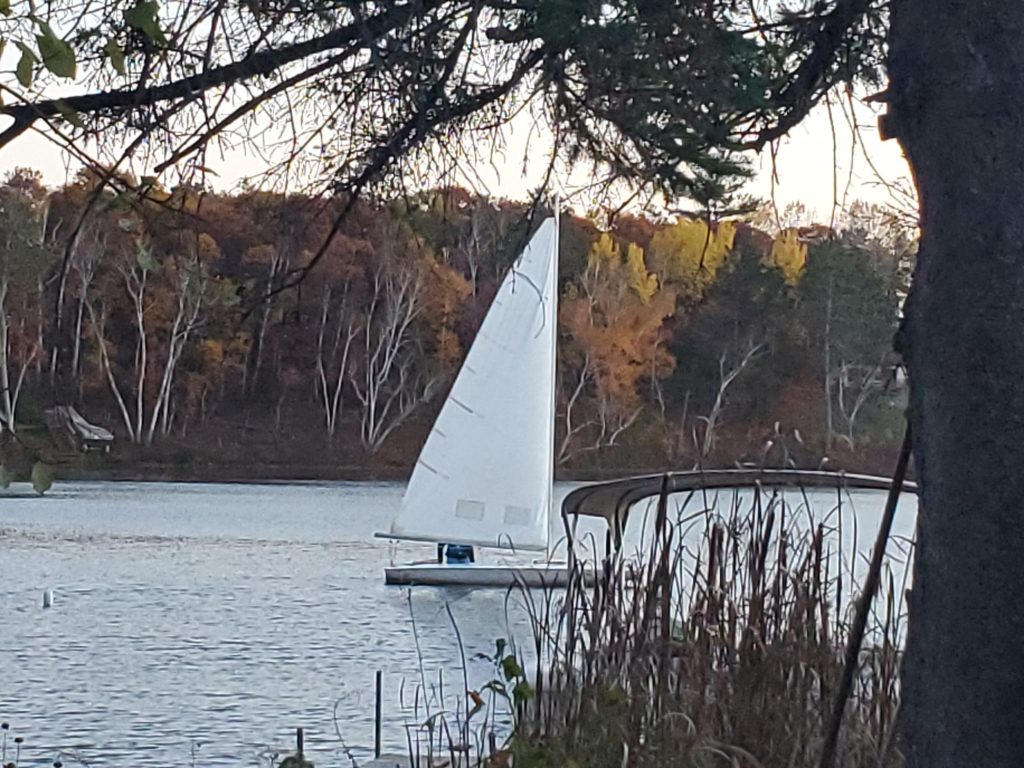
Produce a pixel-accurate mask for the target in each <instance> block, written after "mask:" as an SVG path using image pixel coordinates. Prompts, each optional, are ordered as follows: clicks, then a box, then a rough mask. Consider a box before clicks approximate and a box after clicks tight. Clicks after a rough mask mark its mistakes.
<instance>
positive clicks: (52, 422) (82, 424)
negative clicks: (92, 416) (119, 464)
mask: <svg viewBox="0 0 1024 768" xmlns="http://www.w3.org/2000/svg"><path fill="white" fill-rule="evenodd" d="M45 419H46V425H47V426H48V427H49V428H50V429H63V430H65V431H67V432H69V433H70V434H72V435H74V436H75V437H77V438H79V439H81V440H89V441H93V442H99V443H109V442H110V441H111V440H113V439H114V434H113V433H112V432H111V431H110V430H107V429H104V428H103V427H98V426H96V425H95V424H90V423H89V422H88V421H86V420H85V418H84V417H83V416H82V414H80V413H79V412H78V411H76V410H75V408H74V406H71V405H58V406H55V407H53V408H51V409H50V410H48V411H47V412H46V414H45Z"/></svg>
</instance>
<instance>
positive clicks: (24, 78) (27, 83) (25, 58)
mask: <svg viewBox="0 0 1024 768" xmlns="http://www.w3.org/2000/svg"><path fill="white" fill-rule="evenodd" d="M15 45H17V46H18V50H20V51H21V58H20V59H18V66H17V68H16V69H15V70H14V74H15V75H17V77H18V82H19V83H21V87H22V88H31V87H32V70H33V68H34V67H35V65H36V62H37V61H39V59H38V58H36V54H35V52H34V51H33V50H32V49H31V48H29V47H28V46H27V45H25V44H24V43H22V42H16V43H15Z"/></svg>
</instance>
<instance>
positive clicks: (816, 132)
mask: <svg viewBox="0 0 1024 768" xmlns="http://www.w3.org/2000/svg"><path fill="white" fill-rule="evenodd" d="M832 113H833V123H834V125H835V130H834V132H833V129H832V126H831V124H830V121H829V115H828V111H827V110H826V109H825V108H824V107H819V108H817V109H816V110H815V111H814V112H812V113H811V115H810V116H808V118H807V119H806V120H805V121H804V122H803V123H802V124H801V125H799V126H797V127H796V128H795V129H794V130H793V131H792V132H791V133H790V135H789V136H788V137H787V138H786V139H784V140H783V141H782V142H781V143H780V146H779V148H778V151H777V153H776V157H775V169H776V173H775V184H774V190H773V184H772V176H773V174H772V161H771V157H770V155H769V154H768V153H762V154H761V155H760V156H757V157H755V158H754V168H755V170H756V175H755V177H754V178H753V179H752V180H751V181H750V182H749V183H748V185H747V187H746V188H745V190H744V191H745V192H747V193H749V194H751V195H754V196H756V197H759V198H761V199H764V200H770V199H772V198H773V197H774V203H775V205H776V206H777V207H778V208H779V209H780V210H781V209H783V208H784V207H785V206H786V205H787V204H789V203H793V202H800V203H803V204H804V205H805V206H806V208H807V210H808V213H809V215H810V217H811V218H813V219H814V220H815V221H819V222H827V221H829V219H830V217H831V214H832V210H833V204H834V201H835V202H837V203H838V204H840V205H841V204H842V202H843V201H844V200H845V201H846V202H847V203H850V202H853V201H856V200H862V201H866V202H872V203H878V204H882V205H894V206H897V207H900V208H902V209H903V210H907V209H912V207H913V200H910V199H907V198H906V197H902V196H899V195H894V194H893V192H892V191H891V189H892V185H893V184H897V185H899V184H902V185H903V186H904V187H906V188H909V174H908V171H907V165H906V162H905V160H904V158H903V156H902V153H901V151H900V148H899V146H898V144H897V143H896V142H895V141H890V142H882V141H881V140H880V139H879V138H878V130H877V126H876V118H875V115H874V113H873V112H872V111H871V110H870V109H869V108H868V107H866V106H863V105H858V106H857V108H856V115H855V121H856V125H857V130H856V132H855V131H854V130H853V129H852V128H851V119H850V117H849V115H848V114H844V110H841V109H840V107H838V106H833V109H832ZM530 128H531V126H530V125H528V124H521V125H515V126H513V128H512V130H511V132H510V134H509V135H508V137H507V146H506V148H505V150H504V152H503V153H501V154H500V155H499V156H496V158H495V159H494V160H493V161H492V162H488V163H480V164H477V165H476V166H475V167H474V168H473V169H472V170H471V171H470V172H469V173H467V174H465V179H464V182H470V181H471V182H472V184H469V183H466V184H465V185H466V186H473V187H475V188H476V189H477V191H480V192H486V193H488V194H491V195H494V196H500V197H507V198H511V199H523V198H525V197H526V195H527V194H528V192H529V190H531V189H532V188H534V187H535V186H536V185H537V184H538V182H539V180H540V177H541V175H542V173H543V162H542V161H541V162H538V163H537V164H535V165H533V166H531V164H530V163H529V162H528V161H527V162H524V157H525V158H530V157H534V156H538V157H543V151H539V150H542V149H543V147H542V146H541V147H538V144H543V141H544V139H543V137H540V138H539V139H538V138H537V132H536V131H535V130H533V131H531V130H530ZM851 150H852V159H853V162H852V163H851ZM207 165H208V166H211V167H212V168H213V169H214V170H215V171H216V172H217V176H216V177H208V178H209V180H210V181H212V183H213V184H214V186H215V187H219V188H224V189H231V188H232V187H233V186H235V185H237V183H238V181H239V180H240V179H241V178H244V177H246V176H251V175H253V174H254V173H256V172H257V171H258V170H259V168H260V167H261V165H260V163H259V161H258V160H257V159H256V158H255V157H254V156H253V154H252V153H246V152H243V151H235V152H232V153H231V154H228V155H226V156H224V157H217V158H213V159H211V160H209V161H208V162H207ZM17 166H29V167H32V168H35V169H37V170H39V171H41V172H42V173H43V178H44V181H45V182H46V183H47V184H49V185H54V186H55V185H59V184H62V183H63V182H64V181H65V179H67V178H68V174H69V170H68V169H69V168H70V169H72V170H71V172H72V173H73V172H74V168H75V167H76V166H75V165H74V164H73V163H71V162H69V159H68V158H67V156H65V155H64V154H63V153H62V152H61V150H60V149H58V148H57V147H56V146H55V145H53V144H51V143H50V142H49V141H47V140H46V139H45V138H44V137H43V136H41V135H39V134H36V133H29V134H26V135H24V136H22V137H20V138H19V139H17V140H16V141H15V142H13V143H12V144H10V145H8V146H7V147H5V148H4V149H2V150H0V173H6V172H7V171H9V170H11V169H13V168H15V167H17ZM524 167H525V169H526V170H525V173H524ZM136 173H137V175H143V172H140V171H138V170H136ZM585 173H587V172H583V171H581V172H579V173H574V174H570V175H569V177H567V178H563V179H559V180H557V181H558V182H560V184H559V186H561V187H562V189H563V190H568V191H571V190H572V189H573V188H575V187H579V186H582V185H584V184H585V183H586V182H587V181H588V178H587V177H586V175H585ZM569 199H570V201H571V200H572V198H571V197H570V198H569Z"/></svg>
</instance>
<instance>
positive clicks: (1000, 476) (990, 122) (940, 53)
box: [889, 0, 1024, 768]
mask: <svg viewBox="0 0 1024 768" xmlns="http://www.w3.org/2000/svg"><path fill="white" fill-rule="evenodd" d="M890 34H891V38H890V43H891V53H890V78H891V87H890V92H891V98H892V104H891V108H892V119H891V122H890V123H889V125H890V127H891V132H892V133H894V134H895V135H896V136H897V137H898V138H899V139H900V141H901V143H902V145H903V148H904V150H905V152H906V154H907V157H908V159H909V161H910V165H911V167H912V169H913V172H914V175H915V180H916V183H917V188H918V191H919V194H920V201H921V229H922V239H921V249H920V254H919V258H918V264H917V268H916V274H915V279H914V286H913V289H912V292H911V297H910V300H909V303H908V308H907V313H908V323H907V325H906V327H905V328H904V332H903V334H902V339H901V347H902V351H903V353H904V355H905V358H906V360H907V362H908V364H909V373H910V383H911V401H910V420H911V426H912V428H913V438H914V443H913V448H914V456H915V462H916V465H917V469H918V472H919V476H920V478H921V481H922V497H921V511H920V516H919V521H918V548H917V559H916V563H915V570H914V589H913V593H912V596H911V600H910V623H909V631H908V645H907V656H906V662H905V666H904V673H903V674H904V693H905V696H906V705H905V710H904V717H905V719H904V735H905V739H906V748H907V758H908V766H909V767H910V768H953V766H956V768H966V766H972V768H973V767H977V768H989V767H991V766H1019V765H1021V764H1022V762H1024V747H1022V746H1021V733H1020V726H1021V724H1022V722H1024V714H1022V712H1024V709H1022V707H1024V656H1022V649H1024V46H1022V44H1021V43H1022V41H1024V3H1019V2H1006V1H1005V0H978V1H977V2H974V3H963V2H949V1H948V0H947V1H946V2H935V0H893V2H892V5H891V32H890Z"/></svg>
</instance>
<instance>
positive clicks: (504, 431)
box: [379, 214, 569, 586]
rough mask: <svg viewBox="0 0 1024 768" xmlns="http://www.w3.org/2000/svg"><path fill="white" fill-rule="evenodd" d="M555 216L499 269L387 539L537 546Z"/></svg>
mask: <svg viewBox="0 0 1024 768" xmlns="http://www.w3.org/2000/svg"><path fill="white" fill-rule="evenodd" d="M557 305H558V217H557V214H556V216H554V217H552V218H548V219H547V220H545V221H544V222H543V223H542V224H541V226H540V228H539V229H538V230H537V232H536V233H535V234H534V236H533V238H532V239H531V240H530V242H529V244H528V245H527V246H526V249H525V250H524V251H523V253H522V254H521V255H520V257H519V259H518V260H517V262H516V263H515V264H514V265H513V266H512V268H511V269H510V270H509V272H508V274H507V275H506V276H505V279H504V281H503V282H502V284H501V287H500V288H499V289H498V292H497V294H496V295H495V297H494V301H493V303H492V304H491V307H490V309H489V310H488V312H487V315H486V317H485V318H484V321H483V323H482V324H481V326H480V330H479V331H478V332H477V335H476V338H475V339H474V341H473V344H472V346H471V347H470V349H469V352H468V353H467V354H466V359H465V361H464V362H463V364H462V368H461V369H460V370H459V373H458V376H457V377H456V379H455V382H454V384H453V385H452V388H451V392H450V393H449V395H448V398H447V400H445V402H444V405H443V406H442V408H441V412H440V413H439V414H438V417H437V420H436V421H435V422H434V426H433V428H432V429H431V431H430V434H429V435H428V437H427V440H426V443H425V444H424V446H423V449H422V451H421V452H420V455H419V458H418V460H417V461H416V465H415V467H414V469H413V473H412V477H411V478H410V479H409V485H408V487H407V488H406V491H405V496H404V497H403V499H402V505H401V509H400V511H399V513H398V515H397V516H396V517H395V519H394V521H393V522H392V524H391V529H390V531H389V532H388V533H386V534H379V535H382V536H384V537H387V538H391V539H406V540H412V541H423V542H438V543H445V544H456V545H469V546H479V547H486V548H495V549H503V550H514V551H534V552H546V551H547V550H548V548H549V545H550V524H551V508H552V505H553V502H554V499H553V489H552V481H553V478H554V458H555V457H554V430H555V408H554V406H555V349H556V341H557V325H558V306H557ZM568 575H569V572H568V569H567V568H566V567H565V566H564V565H562V566H559V565H556V564H553V563H550V562H542V563H536V564H533V565H528V566H518V565H517V566H509V565H501V564H498V565H487V564H478V563H466V564H444V563H434V562H431V563H418V564H413V565H408V566H398V567H392V568H388V569H386V571H385V580H386V581H387V583H389V584H424V585H425V584H432V585H466V586H508V585H511V584H514V583H525V584H527V585H529V586H557V585H561V584H564V583H565V582H566V581H567V580H568Z"/></svg>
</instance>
